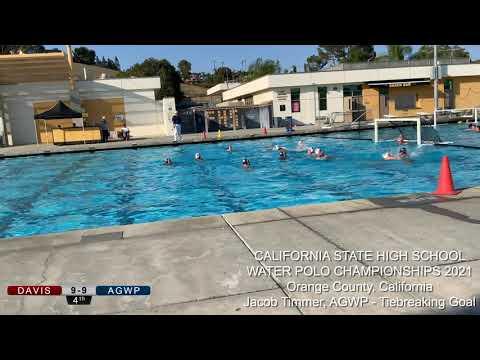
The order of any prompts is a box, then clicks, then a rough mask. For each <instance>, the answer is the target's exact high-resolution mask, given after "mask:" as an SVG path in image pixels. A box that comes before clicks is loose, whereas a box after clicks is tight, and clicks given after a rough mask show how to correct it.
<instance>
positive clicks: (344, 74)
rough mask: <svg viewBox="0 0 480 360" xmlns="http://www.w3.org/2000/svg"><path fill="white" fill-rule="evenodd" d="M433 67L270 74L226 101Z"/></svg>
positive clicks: (422, 72) (461, 71)
mask: <svg viewBox="0 0 480 360" xmlns="http://www.w3.org/2000/svg"><path fill="white" fill-rule="evenodd" d="M442 68H443V69H445V72H446V76H475V75H477V76H478V75H480V64H461V65H444V66H442ZM431 70H432V67H431V66H416V67H413V66H412V67H399V68H384V69H364V70H339V71H319V72H311V73H296V74H277V75H268V76H264V77H262V78H259V79H256V80H253V81H250V82H248V83H245V84H243V85H240V86H238V87H236V88H234V89H231V90H227V91H225V92H224V93H223V100H224V101H226V100H233V99H235V98H238V97H244V96H248V95H249V94H254V93H257V92H261V91H265V90H267V89H272V88H284V87H299V86H309V85H311V84H323V85H333V84H353V83H367V82H374V81H375V82H377V81H391V80H408V79H420V78H430V73H431Z"/></svg>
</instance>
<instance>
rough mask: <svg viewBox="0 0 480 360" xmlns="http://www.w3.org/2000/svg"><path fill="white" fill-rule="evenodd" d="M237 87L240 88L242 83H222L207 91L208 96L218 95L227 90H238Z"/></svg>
mask: <svg viewBox="0 0 480 360" xmlns="http://www.w3.org/2000/svg"><path fill="white" fill-rule="evenodd" d="M237 86H240V83H227V82H224V83H220V84H217V85H215V86H212V87H211V88H209V89H208V90H207V95H216V94H219V93H222V92H224V91H226V90H229V89H233V88H236V87H237Z"/></svg>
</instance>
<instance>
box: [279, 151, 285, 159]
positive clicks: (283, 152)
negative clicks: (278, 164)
mask: <svg viewBox="0 0 480 360" xmlns="http://www.w3.org/2000/svg"><path fill="white" fill-rule="evenodd" d="M278 156H279V158H280V160H287V153H286V152H285V151H283V150H280V152H279V153H278Z"/></svg>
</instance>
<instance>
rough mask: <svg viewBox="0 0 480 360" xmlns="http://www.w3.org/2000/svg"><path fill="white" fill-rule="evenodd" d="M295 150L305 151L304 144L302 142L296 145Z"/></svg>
mask: <svg viewBox="0 0 480 360" xmlns="http://www.w3.org/2000/svg"><path fill="white" fill-rule="evenodd" d="M297 150H305V142H304V141H303V140H300V141H299V142H298V143H297Z"/></svg>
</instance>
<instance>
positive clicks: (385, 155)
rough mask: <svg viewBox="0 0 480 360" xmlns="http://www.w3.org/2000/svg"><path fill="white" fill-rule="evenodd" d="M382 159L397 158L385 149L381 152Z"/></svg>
mask: <svg viewBox="0 0 480 360" xmlns="http://www.w3.org/2000/svg"><path fill="white" fill-rule="evenodd" d="M383 159H384V160H397V158H396V157H395V156H394V155H393V154H392V153H391V152H390V151H387V152H386V153H385V154H383Z"/></svg>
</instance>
